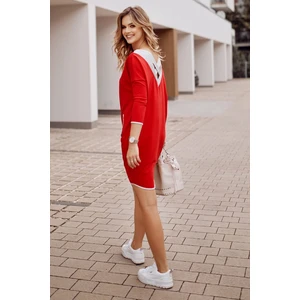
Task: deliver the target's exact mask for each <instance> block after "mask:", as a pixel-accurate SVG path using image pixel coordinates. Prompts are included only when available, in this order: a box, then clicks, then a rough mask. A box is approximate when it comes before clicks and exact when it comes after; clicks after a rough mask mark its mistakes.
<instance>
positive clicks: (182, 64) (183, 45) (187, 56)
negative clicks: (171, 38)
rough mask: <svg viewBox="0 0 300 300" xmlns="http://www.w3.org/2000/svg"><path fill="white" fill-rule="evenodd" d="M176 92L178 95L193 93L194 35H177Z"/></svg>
mask: <svg viewBox="0 0 300 300" xmlns="http://www.w3.org/2000/svg"><path fill="white" fill-rule="evenodd" d="M177 39H178V40H177V45H178V46H177V49H178V90H179V93H183V94H193V93H194V92H195V75H194V70H195V62H194V35H193V34H184V33H182V34H178V37H177Z"/></svg>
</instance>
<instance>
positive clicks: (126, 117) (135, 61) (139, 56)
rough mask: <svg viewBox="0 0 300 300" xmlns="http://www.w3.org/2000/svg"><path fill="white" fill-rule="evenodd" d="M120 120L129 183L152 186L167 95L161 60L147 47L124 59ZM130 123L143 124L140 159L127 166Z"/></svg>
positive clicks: (159, 148)
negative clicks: (156, 59) (136, 164)
mask: <svg viewBox="0 0 300 300" xmlns="http://www.w3.org/2000/svg"><path fill="white" fill-rule="evenodd" d="M119 96H120V108H121V120H122V124H123V128H122V133H121V148H122V156H123V162H124V166H125V170H126V173H127V176H128V179H129V181H130V183H131V184H132V185H136V186H138V187H140V188H144V189H155V182H154V166H155V164H156V162H157V160H158V157H159V155H160V153H161V151H162V148H163V145H164V142H165V137H166V120H167V105H168V96H167V88H166V81H165V76H164V73H163V69H162V65H161V62H160V60H158V62H156V61H155V58H154V56H153V55H152V53H151V52H149V51H147V50H142V49H138V50H135V51H134V52H132V53H131V54H130V55H129V56H128V57H127V59H126V62H125V66H124V70H123V73H122V75H121V78H120V81H119ZM131 123H138V124H142V129H141V133H140V136H139V142H138V147H139V155H140V159H141V163H140V165H139V166H137V167H136V168H134V169H132V168H130V167H129V165H128V163H127V159H126V154H127V150H128V146H129V135H130V128H131Z"/></svg>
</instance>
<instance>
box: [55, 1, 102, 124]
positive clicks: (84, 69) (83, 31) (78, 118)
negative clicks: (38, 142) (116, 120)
mask: <svg viewBox="0 0 300 300" xmlns="http://www.w3.org/2000/svg"><path fill="white" fill-rule="evenodd" d="M50 30H51V34H50V53H51V58H50V79H51V80H50V81H51V82H50V92H51V103H50V121H51V123H50V126H51V127H63V128H83V129H84V128H86V129H89V128H93V127H95V126H96V122H97V119H98V108H97V69H96V65H97V61H96V11H95V6H94V5H92V4H84V5H63V6H61V5H59V6H51V7H50Z"/></svg>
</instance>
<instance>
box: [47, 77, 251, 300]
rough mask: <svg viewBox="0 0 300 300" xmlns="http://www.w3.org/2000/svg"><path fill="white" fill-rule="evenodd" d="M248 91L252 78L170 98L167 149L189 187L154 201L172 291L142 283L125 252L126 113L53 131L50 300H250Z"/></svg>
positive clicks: (129, 222) (128, 207)
mask: <svg viewBox="0 0 300 300" xmlns="http://www.w3.org/2000/svg"><path fill="white" fill-rule="evenodd" d="M249 90H250V84H249V80H245V79H242V80H232V81H230V82H227V83H219V84H216V85H215V87H214V88H198V89H197V92H196V93H195V94H194V95H180V97H179V100H177V101H170V102H169V119H168V124H167V149H169V150H170V152H171V153H174V154H175V155H176V157H177V158H178V161H179V162H180V164H181V167H182V169H183V176H184V181H185V189H184V190H183V191H181V192H179V193H178V194H177V195H174V196H168V197H159V198H158V202H159V210H160V214H161V218H162V222H163V227H164V233H165V243H166V249H167V256H168V259H169V263H170V266H171V267H172V268H173V269H174V273H173V275H174V287H173V288H172V289H170V290H167V291H165V290H160V289H154V288H153V287H150V286H145V285H143V284H141V283H140V282H139V281H138V280H137V276H136V274H137V271H138V269H139V268H140V267H139V266H135V265H133V264H132V263H130V262H129V261H128V260H126V259H124V258H123V257H122V256H121V255H120V246H121V245H122V244H123V243H124V242H125V241H126V240H127V239H129V238H130V237H131V236H132V232H133V197H132V192H131V188H130V186H129V184H128V182H127V179H126V176H125V173H124V170H123V165H122V160H121V155H120V145H119V136H120V129H121V127H120V118H119V117H118V116H100V117H99V121H98V125H97V128H95V129H92V130H72V129H51V186H50V188H51V204H50V207H51V226H50V231H51V299H52V300H59V299H60V300H71V299H74V300H124V299H141V300H148V299H151V300H168V299H172V300H226V299H227V300H228V299H243V300H249V299H250V292H249V277H250V268H249V258H250V251H249V250H250V245H249V231H250V230H249V229H250V228H249V220H250V218H249V161H250V158H249V156H250V153H249V152H250V151H249V144H250V142H249V136H250V133H249V114H250V112H249ZM144 248H145V253H146V263H145V265H149V264H152V261H153V259H152V255H151V252H150V249H149V245H148V243H147V241H146V240H145V242H144Z"/></svg>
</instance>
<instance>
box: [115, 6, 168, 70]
mask: <svg viewBox="0 0 300 300" xmlns="http://www.w3.org/2000/svg"><path fill="white" fill-rule="evenodd" d="M127 15H129V16H130V17H131V19H132V22H133V24H134V25H135V26H140V27H142V29H143V31H144V36H145V40H146V42H147V44H148V46H149V47H150V48H151V50H152V51H153V52H155V53H157V54H158V56H159V58H160V59H161V60H163V55H162V50H161V49H160V47H159V44H158V37H157V35H156V34H155V33H154V31H153V26H152V24H151V22H150V19H149V17H148V15H147V14H146V12H145V11H144V10H143V9H142V8H141V7H140V6H134V7H131V6H130V7H127V8H126V9H124V10H123V11H122V12H121V13H120V14H119V16H118V18H117V29H116V31H115V37H114V44H113V51H114V52H115V53H116V55H117V57H118V69H119V70H123V69H124V64H125V61H126V59H127V57H128V55H129V54H130V53H132V52H133V49H132V46H131V45H130V44H128V43H127V42H126V40H125V38H124V36H123V34H122V20H123V17H125V16H127Z"/></svg>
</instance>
